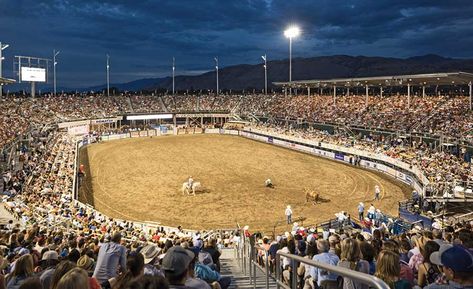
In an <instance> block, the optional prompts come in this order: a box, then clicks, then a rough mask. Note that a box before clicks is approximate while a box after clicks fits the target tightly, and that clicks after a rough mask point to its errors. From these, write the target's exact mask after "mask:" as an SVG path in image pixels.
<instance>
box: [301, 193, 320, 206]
mask: <svg viewBox="0 0 473 289" xmlns="http://www.w3.org/2000/svg"><path fill="white" fill-rule="evenodd" d="M305 202H306V203H308V202H312V203H313V204H314V205H315V204H317V203H319V202H320V195H319V193H317V192H315V191H312V190H308V189H305Z"/></svg>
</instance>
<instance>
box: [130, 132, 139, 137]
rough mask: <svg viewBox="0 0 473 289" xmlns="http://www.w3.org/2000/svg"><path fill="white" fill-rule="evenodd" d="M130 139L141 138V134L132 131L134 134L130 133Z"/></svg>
mask: <svg viewBox="0 0 473 289" xmlns="http://www.w3.org/2000/svg"><path fill="white" fill-rule="evenodd" d="M130 137H140V132H139V131H132V132H130Z"/></svg>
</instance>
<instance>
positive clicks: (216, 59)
mask: <svg viewBox="0 0 473 289" xmlns="http://www.w3.org/2000/svg"><path fill="white" fill-rule="evenodd" d="M214 60H215V72H216V73H217V95H218V93H219V91H218V57H215V58H214Z"/></svg>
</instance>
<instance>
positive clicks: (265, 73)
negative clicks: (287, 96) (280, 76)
mask: <svg viewBox="0 0 473 289" xmlns="http://www.w3.org/2000/svg"><path fill="white" fill-rule="evenodd" d="M261 58H262V59H263V61H264V65H263V67H264V95H267V94H268V65H267V62H266V54H265V55H263V56H261Z"/></svg>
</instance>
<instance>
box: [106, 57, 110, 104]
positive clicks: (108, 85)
mask: <svg viewBox="0 0 473 289" xmlns="http://www.w3.org/2000/svg"><path fill="white" fill-rule="evenodd" d="M107 96H110V55H108V54H107Z"/></svg>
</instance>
